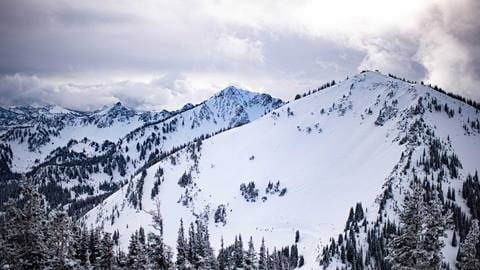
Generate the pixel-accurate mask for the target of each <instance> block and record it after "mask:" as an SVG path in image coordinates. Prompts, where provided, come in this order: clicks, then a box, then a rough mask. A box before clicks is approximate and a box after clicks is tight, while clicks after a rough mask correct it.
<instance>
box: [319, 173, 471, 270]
mask: <svg viewBox="0 0 480 270" xmlns="http://www.w3.org/2000/svg"><path fill="white" fill-rule="evenodd" d="M467 179H469V182H468V185H470V186H475V185H477V184H478V180H477V177H476V176H475V177H471V176H468V177H467ZM467 194H468V196H470V197H468V198H470V199H471V200H472V201H473V200H474V199H473V198H474V197H475V196H476V195H473V194H475V193H474V192H470V191H468V192H467ZM447 197H448V198H447V199H445V198H444V197H443V193H442V189H441V185H430V184H429V182H428V181H423V183H422V182H421V181H420V180H419V179H418V178H414V180H413V181H412V184H411V190H410V191H409V192H407V194H406V195H405V199H404V205H403V208H402V209H403V210H402V212H401V213H400V215H399V223H398V224H397V223H395V222H392V221H390V220H384V217H382V215H380V216H379V218H378V219H377V221H375V222H373V223H372V222H369V221H367V219H366V218H365V215H364V210H363V208H362V205H361V204H357V205H356V207H354V208H353V207H352V208H351V210H350V214H349V217H348V220H347V223H346V226H345V233H342V234H340V235H339V236H338V239H333V238H332V239H331V240H330V244H329V245H327V246H326V247H324V249H323V254H322V256H321V258H320V265H321V266H323V267H324V268H326V267H328V266H330V265H331V264H332V263H333V262H335V261H337V262H339V263H341V264H342V265H344V267H346V268H341V269H354V270H357V269H386V270H390V269H402V270H409V269H412V270H413V269H428V270H430V269H431V270H436V269H453V267H454V266H453V265H448V264H446V263H444V262H443V255H442V249H444V247H445V245H449V246H450V247H447V248H453V249H457V248H458V255H457V263H456V265H455V266H456V267H457V269H459V270H464V269H480V232H479V228H478V222H477V221H476V219H473V221H470V220H469V218H468V217H467V216H466V215H465V214H464V213H463V212H462V211H461V209H460V208H459V207H458V206H455V205H454V204H451V201H453V200H454V199H453V198H454V197H453V196H452V195H450V196H448V195H447ZM474 209H475V208H474ZM472 218H476V216H475V213H474V212H472ZM447 230H452V231H453V234H452V236H451V238H447V234H446V231H447ZM363 238H365V239H366V242H365V241H363V240H362V241H361V240H360V239H363Z"/></svg>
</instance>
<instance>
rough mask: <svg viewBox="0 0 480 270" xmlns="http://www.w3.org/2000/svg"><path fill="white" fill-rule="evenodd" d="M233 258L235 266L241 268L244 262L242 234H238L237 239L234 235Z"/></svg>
mask: <svg viewBox="0 0 480 270" xmlns="http://www.w3.org/2000/svg"><path fill="white" fill-rule="evenodd" d="M233 252H234V254H233V256H234V260H235V267H236V268H243V267H244V264H245V260H244V256H243V242H242V236H241V235H239V236H238V239H237V238H236V237H235V246H234V251H233Z"/></svg>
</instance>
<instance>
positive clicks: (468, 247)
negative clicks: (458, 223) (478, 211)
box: [457, 219, 480, 270]
mask: <svg viewBox="0 0 480 270" xmlns="http://www.w3.org/2000/svg"><path fill="white" fill-rule="evenodd" d="M479 237H480V229H479V228H478V220H476V219H474V220H473V221H472V225H471V226H470V230H469V232H468V234H467V237H465V241H463V243H462V244H460V250H459V258H458V263H457V267H458V268H459V269H461V270H478V269H480V260H479V259H478V258H477V257H476V249H475V246H476V245H477V244H478V242H479Z"/></svg>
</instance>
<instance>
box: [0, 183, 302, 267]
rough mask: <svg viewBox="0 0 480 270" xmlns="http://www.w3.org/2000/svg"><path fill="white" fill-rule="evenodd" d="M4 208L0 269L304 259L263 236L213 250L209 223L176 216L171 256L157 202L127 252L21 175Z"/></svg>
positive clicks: (272, 263) (282, 263)
mask: <svg viewBox="0 0 480 270" xmlns="http://www.w3.org/2000/svg"><path fill="white" fill-rule="evenodd" d="M5 209H6V211H5V212H4V213H3V214H2V215H1V216H0V269H8V270H17V269H19V270H27V269H28V270H36V269H46V270H50V269H52V270H57V269H58V270H74V269H79V270H91V269H102V270H103V269H105V270H113V269H129V270H144V269H145V270H147V269H148V270H149V269H162V270H166V269H179V270H184V269H215V270H216V269H218V270H230V269H252V270H254V269H259V270H290V269H295V268H298V267H301V266H303V264H304V258H303V256H301V255H299V253H298V248H297V243H295V244H293V245H292V246H290V247H288V246H287V247H283V248H281V249H279V250H277V249H274V250H273V251H271V252H270V251H269V250H268V249H267V248H266V246H265V242H264V241H263V240H262V244H261V246H260V249H259V252H258V253H257V251H256V249H255V246H254V243H253V239H252V238H251V237H250V238H249V241H248V243H247V244H246V245H244V243H243V239H242V236H241V235H238V236H237V237H236V238H235V241H234V243H233V244H232V245H230V246H227V247H225V246H224V245H223V241H222V246H221V248H220V250H219V252H218V255H215V252H214V249H213V248H212V246H211V244H210V239H209V237H210V235H209V232H208V226H207V225H206V224H205V223H204V222H202V221H201V220H197V221H196V222H194V223H190V225H189V226H188V229H187V230H185V228H184V224H183V221H182V220H181V221H180V228H179V230H178V239H177V246H176V256H174V252H173V250H172V248H171V247H169V246H168V245H166V244H165V243H164V241H163V219H162V216H161V213H160V206H159V204H158V203H157V207H156V209H155V210H154V211H152V212H150V214H151V216H152V223H151V226H152V228H153V232H150V233H148V234H146V233H145V230H144V229H143V228H142V227H140V228H139V230H137V231H136V232H135V233H134V234H132V236H131V238H130V242H129V245H128V251H127V253H124V252H123V251H122V250H121V249H120V248H119V247H118V239H119V234H118V231H116V232H115V233H114V234H113V235H112V234H110V233H107V232H104V231H103V230H102V229H100V228H87V227H86V226H85V225H83V224H81V222H78V221H76V222H75V221H73V220H72V219H71V218H70V217H69V215H68V214H67V213H66V212H65V211H62V210H49V209H47V207H46V203H45V198H44V196H42V195H41V194H40V193H39V192H38V190H37V189H36V188H35V186H34V185H33V184H32V182H31V181H27V180H23V183H22V186H21V190H20V195H19V197H18V199H17V200H9V201H8V202H7V203H6V205H5ZM297 234H298V235H299V233H298V232H297ZM298 237H299V236H297V237H296V238H298ZM292 238H293V237H292ZM297 240H298V239H297ZM297 242H298V241H297Z"/></svg>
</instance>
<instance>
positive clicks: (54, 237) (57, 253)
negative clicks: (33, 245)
mask: <svg viewBox="0 0 480 270" xmlns="http://www.w3.org/2000/svg"><path fill="white" fill-rule="evenodd" d="M48 232H49V241H48V242H49V248H50V250H51V253H52V254H51V255H52V259H51V260H50V262H49V264H50V266H51V267H52V268H55V269H66V268H67V265H72V264H73V263H74V262H73V257H74V255H75V254H74V253H75V251H74V250H73V247H72V239H73V235H72V224H71V220H70V218H69V217H68V214H67V213H66V212H65V211H56V212H54V213H53V214H52V220H51V221H50V224H49V227H48Z"/></svg>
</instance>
